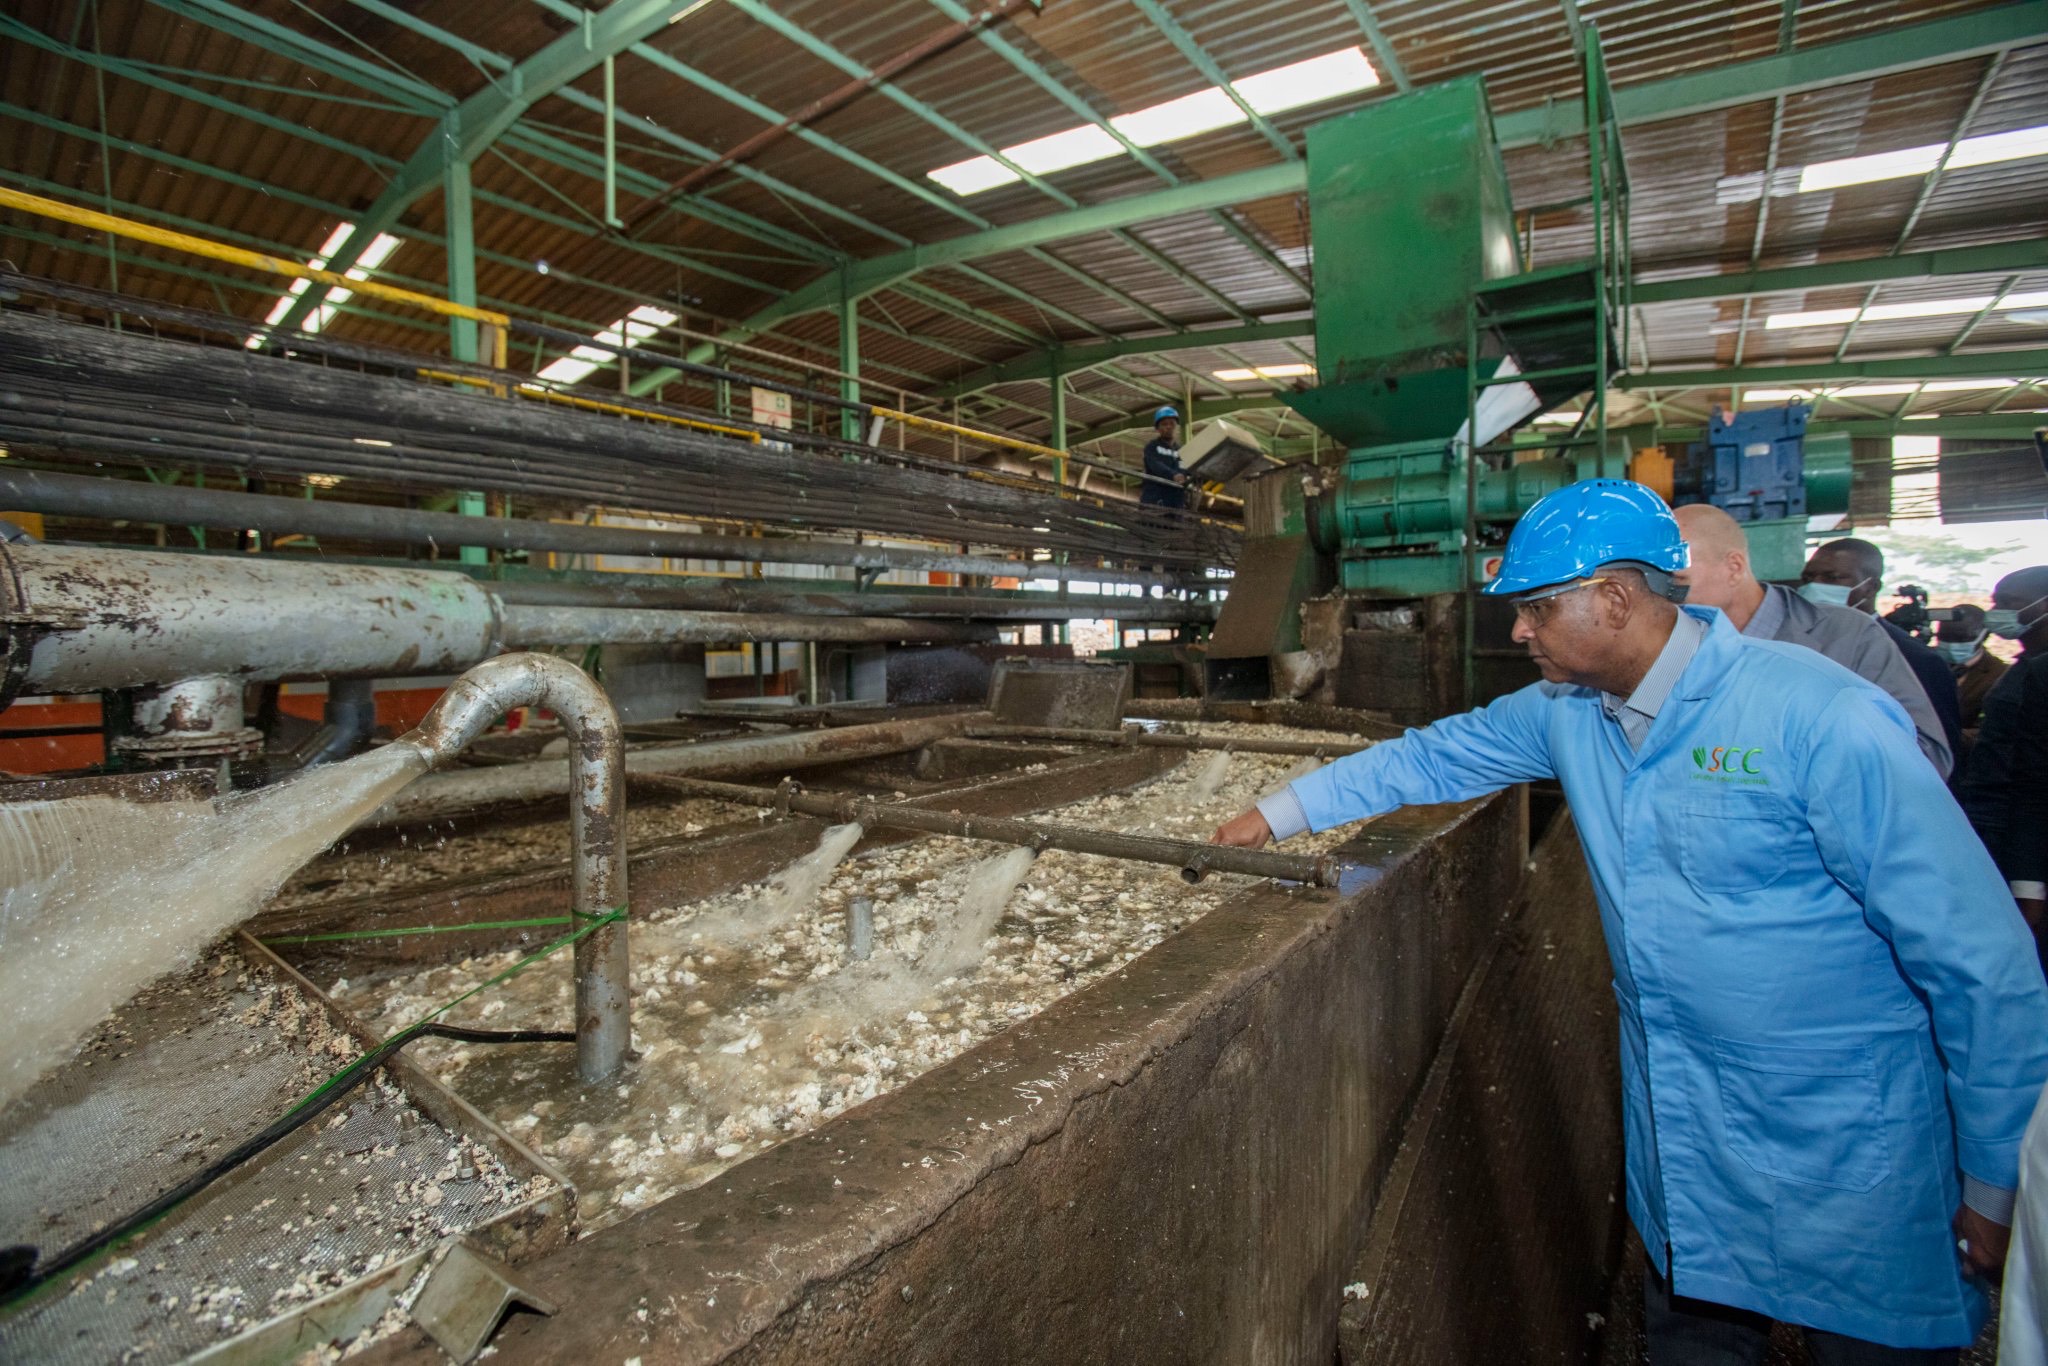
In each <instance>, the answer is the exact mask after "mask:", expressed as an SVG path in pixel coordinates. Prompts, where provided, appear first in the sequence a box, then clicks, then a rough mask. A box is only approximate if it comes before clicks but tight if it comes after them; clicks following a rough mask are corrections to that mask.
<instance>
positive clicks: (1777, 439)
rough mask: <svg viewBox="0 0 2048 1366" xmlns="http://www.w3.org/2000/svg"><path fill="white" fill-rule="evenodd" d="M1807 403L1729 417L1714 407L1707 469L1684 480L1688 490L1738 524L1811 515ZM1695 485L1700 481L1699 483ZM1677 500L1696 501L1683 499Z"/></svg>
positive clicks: (1809, 411)
mask: <svg viewBox="0 0 2048 1366" xmlns="http://www.w3.org/2000/svg"><path fill="white" fill-rule="evenodd" d="M1812 412H1813V410H1812V409H1811V408H1810V407H1808V406H1807V405H1806V404H1804V403H1788V404H1786V405H1785V406H1784V407H1782V408H1756V409H1752V410H1750V411H1748V412H1743V413H1738V414H1737V415H1736V416H1735V417H1733V418H1729V417H1728V416H1727V415H1726V414H1724V413H1723V412H1722V411H1721V410H1720V409H1719V408H1715V409H1714V411H1713V415H1712V417H1711V418H1710V419H1709V421H1708V424H1707V441H1706V450H1705V451H1704V452H1700V451H1699V450H1698V448H1695V449H1694V451H1693V452H1689V454H1693V455H1694V458H1695V459H1700V458H1701V457H1702V456H1703V457H1704V465H1705V468H1699V469H1695V470H1693V471H1689V472H1687V473H1690V474H1692V476H1693V478H1692V479H1685V478H1684V477H1683V476H1681V479H1680V482H1682V483H1688V484H1692V485H1693V487H1692V488H1689V489H1686V490H1684V492H1686V493H1692V494H1695V496H1696V497H1698V498H1701V499H1704V501H1706V502H1709V503H1712V504H1713V505H1714V506H1715V507H1717V508H1720V509H1721V510H1722V511H1724V512H1726V513H1727V514H1728V515H1729V516H1731V517H1733V518H1734V519H1735V520H1736V521H1738V522H1770V521H1776V520H1778V519H1780V518H1785V517H1804V516H1805V515H1806V420H1807V418H1808V417H1809V416H1811V415H1812ZM1695 481H1696V482H1695ZM1677 501H1679V502H1692V501H1695V499H1694V498H1689V497H1684V496H1681V497H1680V498H1679V499H1678V500H1677Z"/></svg>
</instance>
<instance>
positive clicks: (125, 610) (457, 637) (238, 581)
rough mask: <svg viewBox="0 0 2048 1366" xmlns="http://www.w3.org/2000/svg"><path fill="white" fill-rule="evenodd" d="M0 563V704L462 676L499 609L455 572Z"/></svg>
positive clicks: (148, 558)
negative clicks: (178, 687) (187, 687)
mask: <svg viewBox="0 0 2048 1366" xmlns="http://www.w3.org/2000/svg"><path fill="white" fill-rule="evenodd" d="M0 557H4V563H0V585H4V587H0V592H4V593H5V595H6V599H7V601H6V603H5V609H6V610H5V612H4V613H0V621H4V623H5V629H6V640H7V672H8V676H9V681H10V683H11V684H12V685H13V686H12V688H11V690H8V691H6V692H0V701H5V700H7V698H8V697H11V696H18V695H19V694H20V693H21V692H22V691H30V692H50V693H71V692H101V691H105V690H107V689H110V688H136V687H145V686H150V685H162V684H171V683H177V682H179V681H181V680H184V679H188V678H196V677H199V676H201V675H207V674H216V675H220V676H221V677H223V678H228V679H233V680H238V681H247V680H251V679H261V680H271V679H284V678H348V677H372V678H374V677H389V676H394V675H404V674H435V673H444V674H447V673H458V672H460V671H461V670H463V669H466V668H468V667H469V666H470V665H472V664H474V663H476V662H477V661H479V660H482V659H487V658H489V657H490V656H491V655H493V654H495V653H497V639H498V622H497V604H496V603H495V602H494V601H493V600H492V598H491V595H490V594H489V593H487V592H485V591H484V589H482V588H481V587H479V586H478V585H476V584H475V583H472V582H471V581H470V580H469V579H467V578H465V577H463V576H462V575H460V574H448V573H441V572H436V571H434V570H424V569H419V570H415V569H385V568H377V569H370V568H362V567H358V566H352V565H328V564H321V563H317V562H316V563H304V562H299V563H293V562H287V561H283V560H279V559H277V558H275V557H273V556H267V555H236V556H227V555H172V554H164V553H161V552H153V551H143V550H102V549H98V548H95V547H91V546H70V545H12V546H7V547H4V548H0Z"/></svg>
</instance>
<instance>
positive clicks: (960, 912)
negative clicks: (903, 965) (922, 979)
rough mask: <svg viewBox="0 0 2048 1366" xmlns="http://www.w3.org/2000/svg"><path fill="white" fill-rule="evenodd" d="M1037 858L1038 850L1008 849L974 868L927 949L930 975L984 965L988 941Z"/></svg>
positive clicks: (927, 963) (926, 959)
mask: <svg viewBox="0 0 2048 1366" xmlns="http://www.w3.org/2000/svg"><path fill="white" fill-rule="evenodd" d="M1037 858H1038V851H1037V850H1035V849H1030V848H1018V849H1005V850H1004V851H1003V852H1002V853H1000V854H997V855H995V856H994V857H993V858H988V859H984V860H982V861H981V862H980V863H978V864H976V865H975V866H974V870H973V871H972V872H970V873H969V874H968V875H967V890H966V891H965V892H964V893H962V894H961V897H960V904H959V906H958V907H956V908H955V909H954V911H953V914H952V916H951V917H950V918H949V919H947V920H946V921H944V922H943V923H942V924H941V925H940V926H939V928H938V930H937V932H936V933H935V934H934V935H933V936H932V940H931V943H930V944H929V945H927V946H926V948H925V952H924V962H923V966H924V968H925V969H926V970H927V971H928V972H931V973H934V974H936V975H937V976H938V977H941V978H943V977H953V976H957V975H958V974H960V973H964V972H967V971H969V970H970V969H972V968H973V967H974V966H975V965H976V964H978V963H979V962H981V960H982V956H983V955H984V954H985V953H986V952H987V950H988V937H989V936H990V935H991V934H994V933H995V928H996V922H997V921H998V920H1001V919H1002V918H1003V908H1004V907H1006V906H1008V905H1009V904H1010V898H1011V897H1012V896H1013V895H1015V894H1016V891H1017V884H1018V883H1020V882H1022V881H1023V880H1024V879H1025V878H1026V877H1027V876H1028V875H1029V874H1030V872H1031V865H1032V863H1033V862H1035V861H1036V860H1037Z"/></svg>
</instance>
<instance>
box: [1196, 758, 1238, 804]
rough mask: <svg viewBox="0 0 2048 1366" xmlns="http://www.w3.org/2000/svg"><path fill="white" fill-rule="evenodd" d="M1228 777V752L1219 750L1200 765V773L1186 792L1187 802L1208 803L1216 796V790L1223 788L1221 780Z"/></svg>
mask: <svg viewBox="0 0 2048 1366" xmlns="http://www.w3.org/2000/svg"><path fill="white" fill-rule="evenodd" d="M1229 776H1230V751H1229V750H1219V751H1217V752H1216V753H1214V754H1212V755H1210V756H1209V757H1208V758H1207V759H1206V760H1204V761H1203V763H1202V771H1201V772H1200V773H1199V774H1198V775H1197V776H1196V778H1195V785H1194V786H1193V787H1192V788H1191V789H1189V791H1188V800H1189V801H1191V802H1194V803H1197V804H1199V803H1202V802H1206V801H1208V800H1209V799H1210V798H1211V797H1214V796H1215V795H1216V789H1217V788H1219V787H1222V786H1223V780H1224V779H1225V778H1227V777H1229Z"/></svg>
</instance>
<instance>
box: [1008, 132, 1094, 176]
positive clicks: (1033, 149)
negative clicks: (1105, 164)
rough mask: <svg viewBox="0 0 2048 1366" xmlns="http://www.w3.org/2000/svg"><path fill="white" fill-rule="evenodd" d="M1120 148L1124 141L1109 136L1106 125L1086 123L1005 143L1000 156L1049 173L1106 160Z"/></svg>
mask: <svg viewBox="0 0 2048 1366" xmlns="http://www.w3.org/2000/svg"><path fill="white" fill-rule="evenodd" d="M1121 151H1123V144H1122V143H1119V142H1118V141H1117V140H1116V139H1115V138H1113V137H1111V136H1110V134H1109V131H1108V130H1107V129H1104V128H1099V127H1097V126H1096V125H1095V124H1092V123H1087V124H1083V125H1081V126H1080V127H1079V128H1069V129H1067V130H1066V131H1065V132H1063V133H1049V134H1047V135H1046V136H1045V137H1042V138H1033V139H1032V140H1031V141H1029V142H1020V143H1018V144H1017V145H1016V146H1014V147H1005V148H1003V156H1004V157H1005V158H1007V159H1008V160H1010V161H1012V162H1014V163H1015V164H1016V165H1018V166H1020V167H1022V168H1023V169H1025V170H1027V171H1029V172H1031V174H1033V175H1051V174H1052V173H1053V172H1054V171H1064V170H1066V169H1068V168H1069V167H1073V166H1085V165H1087V164H1088V163H1089V162H1091V161H1103V160H1106V159H1108V158H1110V157H1113V156H1115V155H1117V154H1118V153H1119V152H1121Z"/></svg>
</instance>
